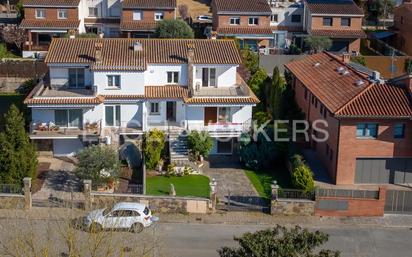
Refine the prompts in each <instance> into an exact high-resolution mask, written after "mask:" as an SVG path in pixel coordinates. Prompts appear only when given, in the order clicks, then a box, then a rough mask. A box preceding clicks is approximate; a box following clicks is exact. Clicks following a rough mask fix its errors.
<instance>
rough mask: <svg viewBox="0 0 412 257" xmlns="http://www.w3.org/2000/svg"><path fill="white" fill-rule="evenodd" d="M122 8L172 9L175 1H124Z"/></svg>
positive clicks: (174, 6)
mask: <svg viewBox="0 0 412 257" xmlns="http://www.w3.org/2000/svg"><path fill="white" fill-rule="evenodd" d="M122 6H123V8H140V9H174V8H176V6H177V5H176V0H124V1H123V3H122Z"/></svg>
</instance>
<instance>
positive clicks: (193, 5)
mask: <svg viewBox="0 0 412 257" xmlns="http://www.w3.org/2000/svg"><path fill="white" fill-rule="evenodd" d="M211 2H212V1H211V0H177V6H179V5H181V4H185V5H187V7H189V15H190V16H191V17H192V18H193V19H196V17H197V16H199V15H212V10H211V7H210V5H211ZM177 15H179V13H177Z"/></svg>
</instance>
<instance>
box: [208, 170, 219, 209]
mask: <svg viewBox="0 0 412 257" xmlns="http://www.w3.org/2000/svg"><path fill="white" fill-rule="evenodd" d="M209 186H210V200H211V202H212V211H213V212H214V211H215V210H216V204H217V188H216V186H217V182H216V179H214V178H212V181H211V182H210V183H209Z"/></svg>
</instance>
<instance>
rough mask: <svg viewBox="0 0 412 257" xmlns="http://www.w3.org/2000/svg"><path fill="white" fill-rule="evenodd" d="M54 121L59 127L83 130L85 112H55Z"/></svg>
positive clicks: (78, 110) (71, 110)
mask: <svg viewBox="0 0 412 257" xmlns="http://www.w3.org/2000/svg"><path fill="white" fill-rule="evenodd" d="M54 120H55V123H56V125H57V126H59V127H64V128H68V127H69V128H82V124H83V110H82V109H69V110H54Z"/></svg>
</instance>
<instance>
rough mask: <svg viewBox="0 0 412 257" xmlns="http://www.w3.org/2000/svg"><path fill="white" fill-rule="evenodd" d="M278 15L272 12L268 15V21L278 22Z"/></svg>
mask: <svg viewBox="0 0 412 257" xmlns="http://www.w3.org/2000/svg"><path fill="white" fill-rule="evenodd" d="M278 18H279V15H278V14H272V15H270V22H278Z"/></svg>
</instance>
